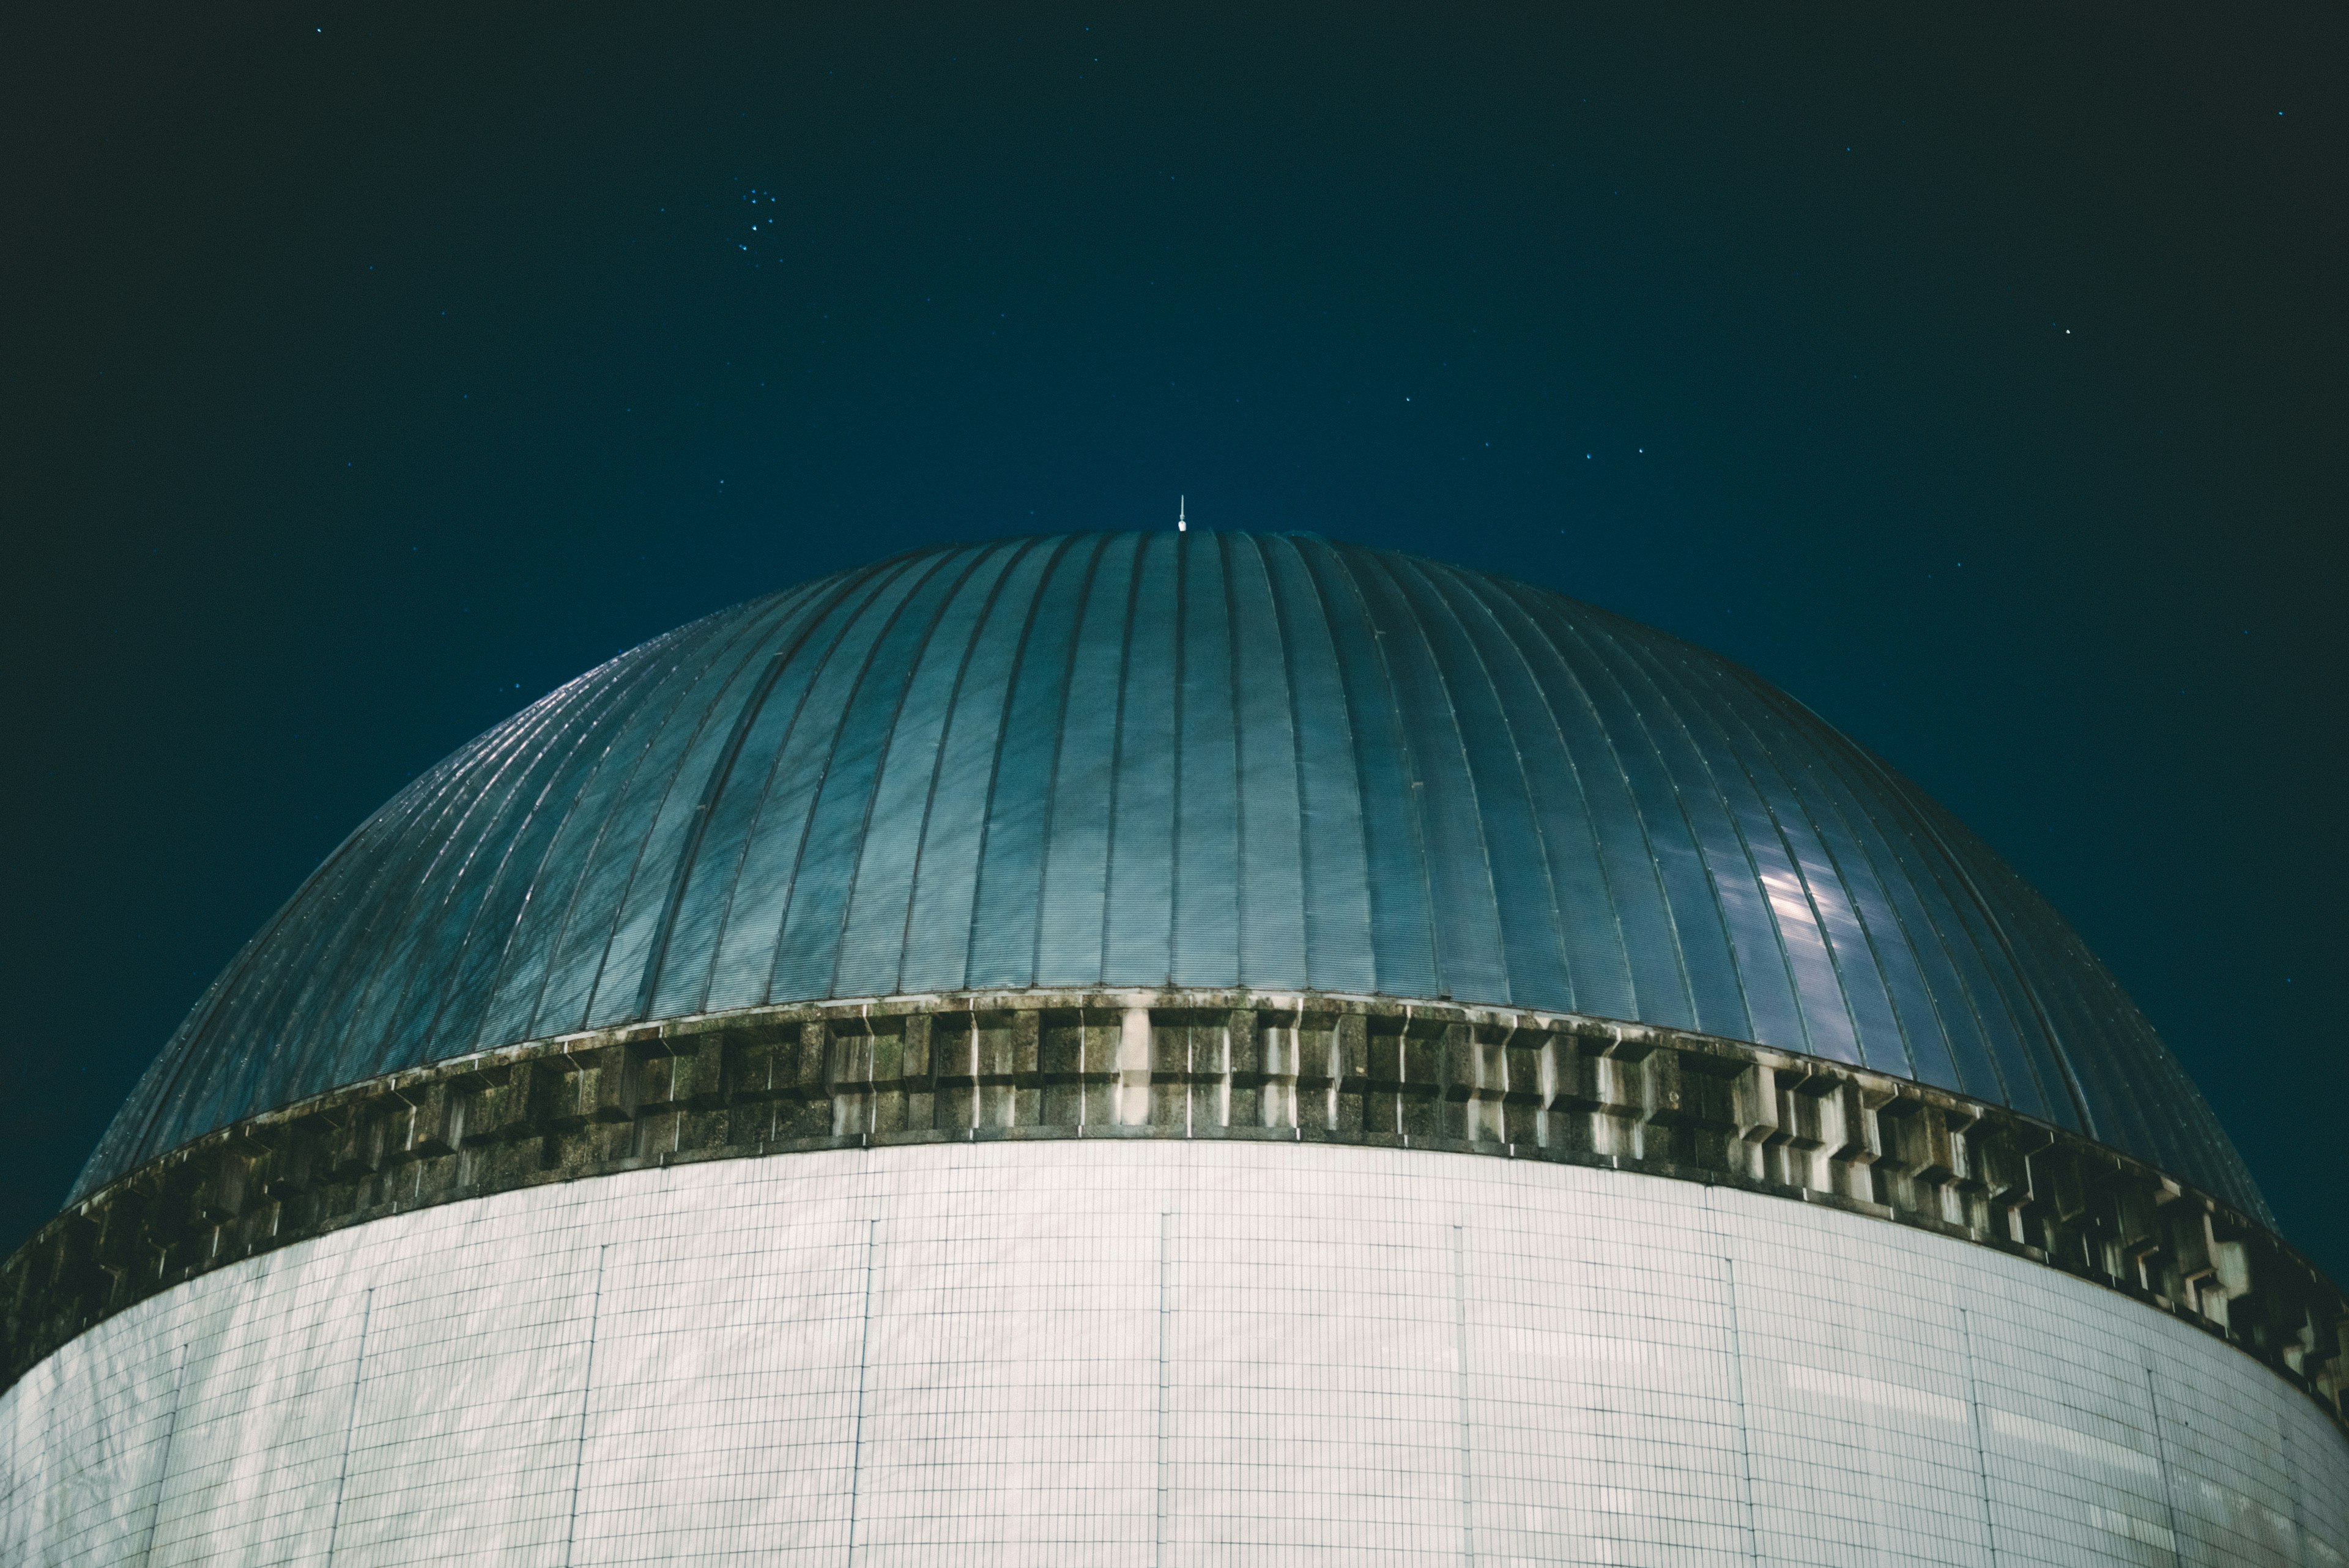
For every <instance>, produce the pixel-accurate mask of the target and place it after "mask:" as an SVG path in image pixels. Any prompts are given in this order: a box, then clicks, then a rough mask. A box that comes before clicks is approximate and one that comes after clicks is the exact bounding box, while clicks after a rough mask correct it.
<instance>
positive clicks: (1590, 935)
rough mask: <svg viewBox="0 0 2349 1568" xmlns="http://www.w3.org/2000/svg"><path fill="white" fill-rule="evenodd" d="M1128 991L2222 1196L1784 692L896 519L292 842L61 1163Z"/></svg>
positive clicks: (1911, 826) (2035, 965)
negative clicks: (261, 1122)
mask: <svg viewBox="0 0 2349 1568" xmlns="http://www.w3.org/2000/svg"><path fill="white" fill-rule="evenodd" d="M1166 985H1174V986H1234V985H1245V986H1250V987H1255V988H1258V989H1262V990H1268V991H1283V992H1286V991H1298V990H1308V989H1311V990H1322V991H1333V992H1381V993H1385V994H1389V995H1393V996H1399V997H1416V998H1424V999H1436V998H1442V997H1450V998H1453V999H1455V1000H1457V1001H1459V1002H1479V1003H1494V1004H1502V1005H1511V1006H1519V1007H1527V1008H1541V1009H1554V1010H1559V1011H1572V1012H1583V1013H1591V1014H1597V1015H1600V1016H1603V1017H1609V1018H1619V1019H1626V1020H1636V1021H1640V1022H1646V1023H1658V1024H1668V1025H1672V1026H1675V1027H1680V1028H1688V1029H1697V1030H1702V1031H1705V1032H1707V1033H1716V1034H1723V1035H1728V1036H1733V1037H1734V1038H1738V1039H1743V1040H1750V1041H1755V1042H1759V1043H1761V1044H1768V1045H1775V1046H1780V1047H1785V1048H1787V1049H1791V1050H1795V1051H1802V1052H1808V1053H1811V1054H1816V1055H1819V1056H1826V1057H1831V1058H1834V1059H1835V1060H1837V1061H1840V1062H1849V1063H1856V1064H1864V1065H1866V1066H1868V1067H1870V1068H1874V1069H1877V1070H1878V1071H1882V1072H1886V1073H1892V1074H1898V1075H1902V1076H1905V1077H1909V1078H1914V1079H1918V1080H1921V1081H1922V1082H1925V1083H1928V1084H1933V1085H1940V1086H1942V1087H1944V1088H1948V1089H1952V1090H1956V1091H1959V1092H1961V1093H1963V1094H1966V1095H1970V1096H1974V1097H1976V1098H1979V1099H1983V1100H1990V1101H1993V1102H1996V1103H1999V1104H2002V1105H2004V1106H2011V1107H2013V1109H2016V1110H2019V1111H2022V1112H2024V1113H2027V1114H2029V1115H2032V1116H2040V1117H2044V1118H2045V1119H2047V1120H2049V1121H2053V1122H2055V1123H2058V1124H2060V1125H2062V1126H2064V1127H2071V1128H2074V1129H2076V1130H2079V1131H2082V1132H2085V1133H2087V1134H2089V1135H2091V1136H2093V1137H2098V1138H2101V1139H2103V1140H2104V1141H2106V1142H2107V1143H2110V1144H2113V1145H2116V1146H2117V1147H2121V1148H2124V1149H2127V1150H2128V1151H2130V1152H2131V1153H2134V1154H2136V1155H2137V1156H2139V1157H2140V1158H2144V1159H2147V1160H2148V1161H2150V1162H2151V1163H2153V1164H2155V1165H2157V1166H2159V1167H2161V1168H2164V1169H2166V1170H2168V1171H2169V1172H2171V1173H2173V1174H2175V1175H2177V1176H2179V1177H2181V1178H2184V1179H2187V1180H2189V1181H2192V1182H2195V1183H2196V1184H2198V1185H2200V1186H2202V1187H2204V1188H2206V1189H2209V1190H2211V1191H2213V1192H2215V1193H2217V1194H2219V1195H2220V1196H2221V1197H2223V1198H2225V1199H2229V1200H2230V1201H2231V1202H2233V1203H2235V1204H2237V1205H2238V1206H2239V1207H2242V1208H2245V1209H2247V1210H2251V1212H2253V1213H2256V1214H2261V1215H2262V1216H2264V1214H2265V1212H2266V1210H2265V1206H2264V1204H2262V1203H2261V1200H2260V1198H2259V1194H2258V1192H2257V1191H2256V1189H2254V1188H2253V1186H2252V1184H2251V1179H2250V1178H2249V1176H2248V1175H2247V1174H2246V1173H2245V1171H2244V1169H2243V1167H2242V1164H2241V1161H2240V1158H2238V1157H2237V1155H2236V1154H2235V1151H2234V1149H2233V1147H2232V1146H2231V1145H2230V1143H2229V1141H2228V1139H2227V1137H2226V1135H2225V1133H2224V1132H2223V1131H2221V1130H2220V1127H2219V1125H2218V1123H2217V1121H2216V1120H2215V1118H2213V1116H2211V1114H2210V1112H2209V1107H2208V1106H2206V1105H2205V1103H2204V1102H2203V1100H2202V1098H2201V1096H2199V1094H2198V1093H2197V1092H2196V1091H2195V1089H2194V1087H2193V1085H2191V1084H2190V1083H2189V1081H2188V1080H2187V1078H2186V1075H2185V1074H2184V1073H2183V1072H2182V1071H2180V1070H2179V1068H2178V1064H2177V1063H2176V1061H2175V1060H2174V1059H2173V1058H2172V1057H2171V1056H2170V1054H2169V1053H2168V1051H2167V1050H2166V1049H2165V1048H2164V1047H2163V1045H2162V1044H2161V1043H2160V1041H2159V1040H2158V1038H2157V1037H2156V1035H2155V1034H2154V1032H2153V1030H2152V1028H2151V1027H2150V1026H2149V1025H2148V1024H2147V1023H2146V1021H2145V1019H2144V1017H2143V1016H2142V1015H2141V1014H2140V1013H2139V1012H2137V1008H2136V1007H2135V1006H2134V1005H2133V1004H2132V1003H2131V1002H2129V1000H2128V998H2127V996H2126V995H2124V994H2123V993H2122V992H2121V990H2120V988H2119V987H2118V986H2117V985H2116V983H2115V982H2114V981H2113V979H2112V977H2111V976H2110V975H2109V974H2107V973H2106V971H2105V970H2104V968H2103V967H2102V966H2101V965H2100V964H2098V963H2097V961H2095V958H2094V957H2093V956H2092V955H2091V954H2090V953H2089V952H2088V950H2087V949H2086V948H2085V946H2084V945H2083V944H2082V942H2081V941H2080V939H2079V938H2078V937H2077V936H2076V935H2075V933H2074V932H2073V931H2072V929H2071V928H2070V927H2068V926H2067V925H2065V924H2064V921H2063V920H2062V919H2060V918H2059V917H2058V916H2057V915H2056V914H2055V913H2054V910H2053V909H2050V908H2049V907H2048V906H2047V904H2046V903H2045V902H2044V900H2042V899H2041V898H2039V897H2038V896H2037V895H2036V894H2035V893H2033V891H2032V889H2031V888H2029V887H2027V886H2026V885H2024V883H2023V881H2022V880H2021V878H2019V877H2016V876H2015V874H2014V873H2013V871H2012V870H2011V869H2009V868H2008V867H2007V866H2006V865H2005V863H2004V862H2003V861H2002V860H2000V859H1999V858H1998V857H1996V856H1995V855H1993V854H1992V853H1991V852H1990V850H1989V849H1987V848H1986V847H1985V846H1982V844H1981V843H1980V842H1979V841H1978V840H1977V839H1975V838H1974V837H1973V836H1971V834H1969V833H1967V832H1966V830H1965V829H1964V828H1963V827H1962V826H1960V825H1959V824H1958V823H1957V822H1956V821H1955V820H1954V819H1953V818H1951V816H1950V815H1949V814H1948V813H1946V812H1944V811H1943V810H1941V809H1940V807H1939V806H1937V805H1935V804H1934V803H1933V802H1932V801H1930V800H1929V799H1927V798H1926V797H1925V795H1924V794H1922V793H1921V792H1920V791H1919V790H1918V789H1917V788H1916V787H1915V786H1914V785H1912V784H1909V783H1908V782H1907V781H1905V780H1904V779H1902V778H1900V777H1899V775H1897V774H1894V773H1893V772H1892V771H1891V770H1890V769H1889V768H1888V767H1887V766H1886V765H1885V764H1884V763H1881V762H1879V761H1878V760H1877V759H1876V758H1875V757H1874V756H1872V755H1871V754H1870V753H1867V752H1866V751H1863V750H1862V749H1861V748H1859V747H1858V746H1857V745H1855V744H1853V743H1852V742H1849V741H1847V740H1845V739H1844V738H1843V737H1842V736H1840V735H1838V734H1837V733H1836V732H1835V731H1833V730H1831V729H1830V728H1828V727H1827V726H1826V724H1825V723H1823V722H1820V721H1819V720H1818V718H1817V717H1816V716H1815V715H1814V714H1812V713H1811V712H1810V711H1808V710H1807V709H1805V708H1804V707H1802V706H1801V705H1800V704H1798V703H1796V702H1795V701H1792V700H1791V699H1789V698H1787V697H1786V696H1785V695H1784V694H1782V693H1781V692H1779V691H1775V690H1774V689H1773V688H1771V687H1770V686H1768V685H1766V684H1764V682H1763V681H1762V680H1759V679H1757V678H1756V677H1755V676H1754V675H1753V674H1752V673H1750V672H1749V671H1747V670H1743V669H1740V668H1739V667H1738V666H1736V665H1733V664H1732V663H1730V662H1728V661H1727V660H1725V659H1721V658H1719V657H1717V656H1715V655H1713V654H1710V653H1707V652H1705V651H1703V650H1702V649H1696V648H1693V647H1691V646H1690V645H1688V644H1686V643H1684V642H1682V641H1679V640H1678V639H1674V638H1671V637H1668V636H1666V635H1664V634H1662V633H1661V632H1657V631H1653V630H1651V629H1649V628H1644V627H1640V626H1638V625H1635V624H1632V623H1630V622H1628V621H1625V620H1622V619H1620V618H1617V617H1615V616H1612V615H1609V614H1607V613H1605V612H1603V611H1600V610H1597V609H1594V608H1591V607H1588V606H1586V605H1581V604H1578V603H1576V602H1574V601H1572V600H1569V599H1566V598H1562V597H1558V596H1557V595H1555V594H1551V593H1548V592H1546V591H1543V590H1541V589H1538V588H1533V587H1526V586H1525V585H1524V584H1520V583H1515V582H1510V581H1507V580H1506V579H1503V578H1498V577H1493V576H1485V575H1483V574H1480V573H1475V572H1469V571H1464V570H1461V569H1459V568H1457V567H1453V566H1442V565H1439V564H1436V563H1433V562H1430V561H1424V560H1420V559H1416V558H1413V557H1410V556H1399V555H1393V554H1389V553H1385V552H1379V551H1371V550H1365V549H1360V548H1356V547H1352V546H1349V545H1338V544H1332V543H1330V542H1328V541H1324V540H1321V539H1319V538H1314V537H1309V536H1297V535H1242V534H1207V533H1195V534H1186V535H1173V534H1154V535H1136V534H1119V535H1071V536H1065V537H1056V538H1035V539H1012V540H1001V541H997V542H993V543H988V544H980V545H953V546H943V547H939V548H936V549H929V550H922V551H917V552H915V553H913V554H911V555H907V556H899V557H897V558H896V559H895V560H891V561H886V562H884V563H882V564H880V565H878V566H871V567H867V568H865V569H864V570H862V571H855V572H850V573H846V574H844V575H843V576H834V577H829V578H825V579H823V580H822V581H819V582H814V583H809V584H805V585H802V586H801V587H795V588H792V589H790V590H788V591H786V592H783V593H780V594H775V595H772V596H771V597H766V598H761V599H757V600H753V601H752V602H750V603H749V604H745V605H740V606H738V607H734V608H732V609H728V610H724V611H721V612H719V614H717V615H714V616H711V617H709V618H707V619H704V620H700V621H697V622H695V623H694V624H693V625H691V626H688V627H685V628H681V629H680V630H678V631H675V632H672V633H670V634H669V635H668V636H667V637H663V638H660V639H656V640H655V641H652V642H649V643H647V644H645V645H644V646H643V647H641V648H638V649H635V650H633V651H631V652H629V653H626V654H623V655H622V656H620V657H619V658H617V659H613V660H612V661H611V662H610V663H608V664H606V665H605V666H603V667H602V668H600V669H598V670H593V671H591V672H589V673H588V674H586V675H584V676H582V677H580V678H579V679H578V680H574V681H573V682H572V683H571V684H569V685H567V686H565V687H564V688H563V689H562V690H560V691H555V692H554V693H553V694H551V695H549V696H547V697H545V698H544V699H543V700H541V701H538V702H536V703H533V705H532V706H531V707H529V708H528V709H526V710H524V711H523V712H521V713H518V714H516V715H515V716H514V717H513V718H512V719H510V720H508V721H507V722H504V723H503V724H501V725H499V726H498V727H497V728H496V729H494V730H492V731H491V732H489V733H487V734H485V735H482V736H481V738H479V739H478V740H476V741H474V742H471V744H470V745H467V746H466V747H464V748H463V749H462V750H460V751H459V752H458V753H456V754H455V755H454V756H451V757H450V758H449V759H448V760H447V761H446V762H444V763H441V764H440V765H439V766H438V767H436V768H434V769H432V770H431V771H430V772H429V773H428V774H425V775H424V776H423V777H421V778H419V780H417V781H416V783H415V784H411V785H410V786H409V788H407V789H406V790H404V791H402V792H401V793H400V794H399V795H398V797H396V798H395V799H394V800H392V801H391V802H390V804H388V805H386V806H384V807H383V809H382V810H380V811H379V812H378V813H377V814H376V815H374V816H373V817H372V818H370V819H369V820H368V821H367V824H366V825H365V826H362V827H361V828H360V829H359V830H358V831H357V833H355V834H354V835H353V836H351V837H350V839H349V840H348V841H347V843H346V844H344V846H342V847H341V848H340V849H338V850H337V851H336V853H335V854H334V856H333V857H331V858H330V859H329V860H328V861H327V862H326V865H324V866H323V867H320V868H319V870H318V871H317V872H316V874H315V875H314V876H313V877H311V878H310V880H309V882H308V883H307V884H306V885H305V887H304V888H302V889H301V891H300V892H298V893H297V894H295V897H294V898H293V900H292V901H291V902H290V903H289V904H287V905H286V907H285V909H283V910H282V911H281V912H280V913H279V914H278V915H277V917H276V918H275V919H273V920H272V921H271V922H270V923H269V925H268V926H267V927H266V928H265V929H264V930H263V931H262V932H261V934H260V935H259V936H258V937H256V938H255V939H254V940H253V942H252V943H251V944H250V945H248V946H247V948H246V949H245V950H244V951H243V953H241V954H240V955H239V956H238V958H237V959H236V961H235V962H233V964H231V965H230V966H229V968H228V970H227V971H226V972H225V973H223V974H222V976H221V977H220V979H219V980H218V981H215V982H214V983H213V985H212V989H211V990H210V991H209V992H207V993H206V994H205V996H204V997H203V999H202V1002H199V1004H198V1005H197V1006H196V1008H195V1010H194V1011H193V1012H191V1014H190V1015H189V1017H188V1019H187V1021H186V1023H183V1024H182V1025H181V1028H180V1030H179V1032H178V1033H177V1034H176V1035H174V1036H173V1038H172V1040H171V1044H170V1045H169V1046H168V1048H167V1049H166V1050H165V1051H164V1052H163V1054H162V1056H161V1057H160V1059H159V1060H158V1062H157V1063H156V1064H155V1065H154V1067H153V1068H152V1069H151V1070H150V1072H149V1073H148V1075H146V1077H145V1078H144V1079H143V1080H142V1081H141V1083H140V1085H139V1087H138V1089H137V1090H136V1091H135V1092H134V1093H133V1094H132V1096H131V1097H130V1100H129V1104H128V1105H127V1106H125V1107H124V1109H123V1111H122V1113H121V1114H120V1116H118V1118H117V1119H116V1121H115V1123H114V1125H113V1127H111V1128H110V1129H109V1132H108V1133H107V1135H106V1137H105V1139H104V1140H103V1142H102V1143H101V1144H100V1145H99V1147H98V1152H97V1153H96V1154H95V1155H94V1156H93V1157H92V1158H91V1161H90V1163H89V1165H88V1168H87V1169H86V1170H85V1171H84V1173H83V1176H82V1179H81V1184H80V1186H81V1190H84V1191H87V1190H89V1189H94V1188H96V1187H98V1186H99V1185H102V1184H103V1183H104V1182H105V1181H107V1180H109V1179H112V1178H113V1177H115V1176H117V1175H119V1174H121V1173H123V1172H124V1171H126V1170H129V1169H130V1168H133V1167H134V1166H136V1165H137V1164H139V1163H140V1161H142V1160H144V1159H146V1158H150V1157H152V1156H154V1155H156V1154H159V1153H160V1152H162V1151H164V1150H166V1149H168V1148H171V1147H174V1146H176V1145H178V1144H180V1143H181V1142H184V1141H185V1140H187V1139H188V1138H190V1137H195V1136H197V1135H199V1134H202V1133H203V1132H205V1131H207V1130H209V1129H211V1128H212V1127H219V1126H222V1125H224V1124H226V1123H228V1122H231V1121H233V1120H236V1119H237V1118H239V1117H242V1116H248V1115H251V1114H253V1113H254V1112H257V1111H261V1110H264V1109H267V1108H269V1107H271V1106H277V1105H282V1104H285V1103H286V1102H288V1101H291V1100H295V1099H297V1098H300V1097H302V1096H306V1095H311V1094H315V1093H319V1092H322V1091H324V1090H326V1089H329V1088H333V1087H336V1086H337V1085H342V1084H346V1083H350V1082H353V1081H356V1080H358V1079H362V1078H366V1077H369V1076H372V1075H377V1074H380V1073H384V1072H388V1071H392V1070H395V1069H398V1068H403V1067H408V1066H412V1065H416V1064H421V1063H426V1062H430V1061H434V1060H438V1059H440V1058H444V1057H449V1056H453V1055H459V1054H464V1053H466V1052H469V1051H472V1050H476V1049H479V1048H481V1047H486V1046H492V1045H497V1044H505V1043H509V1042H512V1041H519V1040H527V1039H533V1038H539V1037H543V1036H546V1035H552V1034H559V1033H567V1032H571V1031H575V1030H579V1029H583V1028H590V1027H597V1026H602V1025H607V1024H614V1023H624V1022H627V1021H631V1020H637V1019H645V1018H659V1017H668V1016H676V1015H681V1014H688V1013H696V1012H715V1011H719V1010H722V1009H728V1008H740V1007H750V1006H755V1005H758V1004H761V1003H767V1002H795V1001H813V1000H820V999H824V998H834V997H856V996H877V995H886V994H890V993H900V992H940V991H951V990H958V989H964V988H975V987H1025V986H1166Z"/></svg>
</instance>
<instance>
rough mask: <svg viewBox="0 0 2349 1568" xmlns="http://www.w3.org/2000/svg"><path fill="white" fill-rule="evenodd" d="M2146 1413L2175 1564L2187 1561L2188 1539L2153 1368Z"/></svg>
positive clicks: (2149, 1373) (2148, 1370) (2148, 1375)
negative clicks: (2171, 1474) (2171, 1473)
mask: <svg viewBox="0 0 2349 1568" xmlns="http://www.w3.org/2000/svg"><path fill="white" fill-rule="evenodd" d="M2145 1404H2146V1412H2147V1415H2148V1416H2150V1417H2152V1424H2153V1451H2154V1459H2155V1460H2156V1462H2157V1463H2158V1464H2159V1465H2160V1467H2161V1506H2162V1508H2163V1509H2164V1510H2165V1511H2167V1512H2168V1518H2169V1558H2170V1561H2171V1562H2173V1563H2181V1564H2182V1563H2185V1561H2186V1537H2185V1535H2184V1533H2183V1532H2180V1531H2179V1530H2178V1491H2177V1489H2176V1488H2175V1487H2173V1486H2172V1485H2171V1484H2170V1480H2169V1439H2168V1438H2166V1437H2164V1436H2163V1435H2162V1430H2161V1397H2160V1396H2159V1395H2158V1394H2157V1393H2155V1391H2154V1386H2153V1367H2152V1366H2151V1365H2150V1364H2148V1365H2147V1366H2146V1368H2145Z"/></svg>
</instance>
